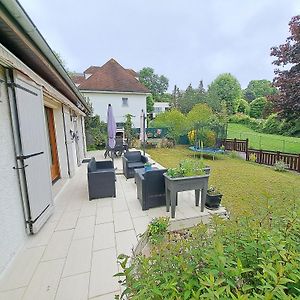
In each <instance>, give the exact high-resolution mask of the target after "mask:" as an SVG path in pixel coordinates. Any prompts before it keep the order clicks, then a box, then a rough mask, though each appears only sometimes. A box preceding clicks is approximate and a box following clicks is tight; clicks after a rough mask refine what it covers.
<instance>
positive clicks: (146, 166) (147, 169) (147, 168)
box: [144, 162, 152, 172]
mask: <svg viewBox="0 0 300 300" xmlns="http://www.w3.org/2000/svg"><path fill="white" fill-rule="evenodd" d="M144 168H145V172H147V171H151V170H152V164H151V163H150V162H146V163H145V164H144Z"/></svg>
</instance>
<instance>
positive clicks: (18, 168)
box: [13, 165, 28, 170]
mask: <svg viewBox="0 0 300 300" xmlns="http://www.w3.org/2000/svg"><path fill="white" fill-rule="evenodd" d="M26 167H28V165H25V166H23V167H13V169H14V170H23V169H25V168H26Z"/></svg>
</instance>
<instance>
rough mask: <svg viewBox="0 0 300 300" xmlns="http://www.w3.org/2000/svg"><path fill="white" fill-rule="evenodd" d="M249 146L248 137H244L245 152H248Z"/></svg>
mask: <svg viewBox="0 0 300 300" xmlns="http://www.w3.org/2000/svg"><path fill="white" fill-rule="evenodd" d="M248 147H249V140H248V139H246V152H248V149H249V148H248Z"/></svg>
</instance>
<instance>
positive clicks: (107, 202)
mask: <svg viewBox="0 0 300 300" xmlns="http://www.w3.org/2000/svg"><path fill="white" fill-rule="evenodd" d="M113 199H114V198H102V199H97V200H92V201H96V203H97V210H98V209H99V207H104V206H112V202H113Z"/></svg>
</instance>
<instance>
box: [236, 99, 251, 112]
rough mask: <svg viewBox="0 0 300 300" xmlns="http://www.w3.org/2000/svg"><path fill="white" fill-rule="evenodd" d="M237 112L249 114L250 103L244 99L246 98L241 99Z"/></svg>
mask: <svg viewBox="0 0 300 300" xmlns="http://www.w3.org/2000/svg"><path fill="white" fill-rule="evenodd" d="M237 112H239V113H243V114H246V115H249V113H250V105H249V103H248V102H247V101H246V100H244V99H240V100H239V101H238V108H237Z"/></svg>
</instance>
